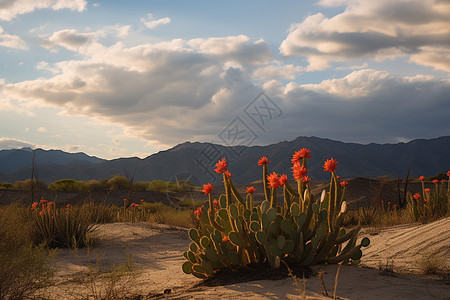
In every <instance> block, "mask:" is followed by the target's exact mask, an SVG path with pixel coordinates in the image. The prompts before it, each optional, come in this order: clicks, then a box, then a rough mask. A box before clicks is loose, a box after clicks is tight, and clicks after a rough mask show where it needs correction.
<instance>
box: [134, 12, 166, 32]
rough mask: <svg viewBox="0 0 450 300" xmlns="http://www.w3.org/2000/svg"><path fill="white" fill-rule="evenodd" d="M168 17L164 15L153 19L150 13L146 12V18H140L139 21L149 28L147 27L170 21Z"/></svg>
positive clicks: (150, 27)
mask: <svg viewBox="0 0 450 300" xmlns="http://www.w3.org/2000/svg"><path fill="white" fill-rule="evenodd" d="M170 21H171V20H170V18H169V17H165V18H161V19H157V20H155V19H154V18H153V16H152V14H148V15H147V19H144V18H141V22H142V23H144V25H145V27H147V28H149V29H153V28H155V27H157V26H159V25H166V24H169V23H170Z"/></svg>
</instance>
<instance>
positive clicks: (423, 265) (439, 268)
mask: <svg viewBox="0 0 450 300" xmlns="http://www.w3.org/2000/svg"><path fill="white" fill-rule="evenodd" d="M416 264H417V266H418V267H419V270H420V271H421V272H422V273H423V274H425V275H430V274H444V273H448V271H449V266H446V265H445V258H444V257H443V255H441V254H439V253H424V254H422V256H421V257H420V258H419V259H418V260H417V262H416Z"/></svg>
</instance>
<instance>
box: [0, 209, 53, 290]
mask: <svg viewBox="0 0 450 300" xmlns="http://www.w3.org/2000/svg"><path fill="white" fill-rule="evenodd" d="M32 232H33V227H32V222H31V221H30V219H29V218H27V215H26V211H25V209H24V208H23V207H19V206H17V205H11V206H9V207H8V208H7V209H6V210H4V211H1V212H0V299H27V298H30V297H31V296H32V295H33V294H34V293H35V292H36V291H37V290H38V289H39V288H41V287H43V286H45V285H46V284H48V283H49V280H50V278H51V277H52V270H51V268H50V261H49V260H50V259H49V258H50V257H49V253H48V251H47V250H46V249H45V248H44V246H43V245H40V246H35V245H33V243H32Z"/></svg>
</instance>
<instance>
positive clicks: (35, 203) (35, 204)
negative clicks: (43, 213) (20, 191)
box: [31, 202, 39, 210]
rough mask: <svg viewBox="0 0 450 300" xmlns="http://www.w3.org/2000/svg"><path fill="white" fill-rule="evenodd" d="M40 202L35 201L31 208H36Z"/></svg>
mask: <svg viewBox="0 0 450 300" xmlns="http://www.w3.org/2000/svg"><path fill="white" fill-rule="evenodd" d="M38 205H39V203H37V202H34V203H33V204H31V210H34V209H35V208H36V206H38Z"/></svg>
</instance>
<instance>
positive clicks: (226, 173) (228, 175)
mask: <svg viewBox="0 0 450 300" xmlns="http://www.w3.org/2000/svg"><path fill="white" fill-rule="evenodd" d="M224 173H225V175H227V178H230V177H231V176H233V174H231V173H230V172H229V171H228V170H226V171H225V172H224Z"/></svg>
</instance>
